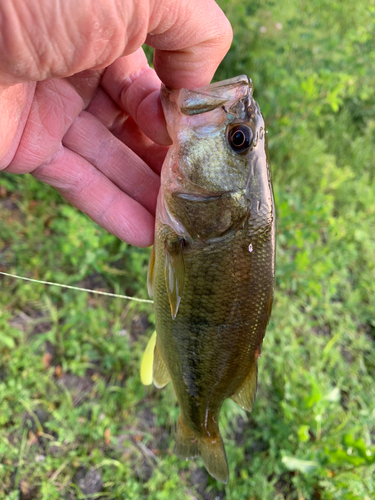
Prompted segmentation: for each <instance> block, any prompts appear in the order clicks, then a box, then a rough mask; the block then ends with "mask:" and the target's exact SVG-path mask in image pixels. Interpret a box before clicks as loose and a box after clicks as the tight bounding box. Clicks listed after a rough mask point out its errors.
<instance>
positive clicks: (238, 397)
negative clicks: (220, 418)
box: [231, 362, 258, 411]
mask: <svg viewBox="0 0 375 500" xmlns="http://www.w3.org/2000/svg"><path fill="white" fill-rule="evenodd" d="M257 382H258V363H257V362H255V363H254V364H253V366H252V368H251V370H250V372H249V374H248V376H247V377H246V379H245V381H244V383H243V384H242V385H241V387H240V388H239V389H238V391H237V392H236V393H235V394H233V396H231V397H232V399H233V401H234V402H235V403H237V404H238V405H239V406H241V408H243V409H244V410H247V411H251V410H252V408H253V404H254V400H255V394H256V392H257Z"/></svg>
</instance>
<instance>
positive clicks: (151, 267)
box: [147, 245, 155, 298]
mask: <svg viewBox="0 0 375 500" xmlns="http://www.w3.org/2000/svg"><path fill="white" fill-rule="evenodd" d="M154 272H155V245H154V246H153V247H152V250H151V254H150V260H149V261H148V269H147V290H148V296H149V297H150V298H151V297H152V296H153V295H154Z"/></svg>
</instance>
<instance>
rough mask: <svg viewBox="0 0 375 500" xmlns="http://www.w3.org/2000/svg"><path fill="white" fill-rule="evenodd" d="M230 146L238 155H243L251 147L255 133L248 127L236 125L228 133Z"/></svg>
mask: <svg viewBox="0 0 375 500" xmlns="http://www.w3.org/2000/svg"><path fill="white" fill-rule="evenodd" d="M227 137H228V143H229V146H230V147H231V148H232V149H233V151H234V152H236V153H243V152H244V151H246V150H247V149H249V147H250V146H251V143H252V141H253V131H252V130H251V128H250V127H247V126H246V125H234V126H232V127H231V128H229V130H228V132H227Z"/></svg>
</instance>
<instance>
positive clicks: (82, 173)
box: [0, 0, 232, 246]
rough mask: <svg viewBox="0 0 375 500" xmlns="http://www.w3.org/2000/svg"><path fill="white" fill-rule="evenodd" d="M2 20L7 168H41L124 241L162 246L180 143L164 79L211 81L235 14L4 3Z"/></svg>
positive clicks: (206, 4) (156, 3)
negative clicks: (166, 193)
mask: <svg viewBox="0 0 375 500" xmlns="http://www.w3.org/2000/svg"><path fill="white" fill-rule="evenodd" d="M0 26H1V30H0V171H5V172H11V173H15V174H21V173H31V174H32V175H34V176H35V177H36V178H37V179H39V180H41V181H43V182H46V183H48V184H51V185H52V186H55V187H56V188H57V189H58V191H59V192H60V193H61V194H62V195H63V196H64V197H65V198H66V199H67V200H69V201H70V202H71V203H72V204H73V205H75V206H76V207H77V208H79V209H80V210H82V211H83V212H85V213H86V214H88V215H89V216H90V217H91V218H92V219H93V220H94V221H96V222H97V223H98V224H100V225H101V226H103V227H104V228H106V229H107V230H108V231H110V232H112V233H113V234H115V235H116V236H118V237H119V238H121V239H123V240H125V241H127V242H129V243H131V244H133V245H138V246H149V245H151V244H152V242H153V234H154V213H155V208H156V198H157V193H158V190H159V173H160V169H161V165H162V162H163V159H164V157H165V154H166V151H167V149H168V148H167V146H168V144H170V139H169V136H168V133H167V130H166V126H165V121H164V117H163V113H162V109H161V104H160V97H159V90H160V80H161V81H163V82H164V83H165V84H166V85H167V86H169V87H172V88H181V87H188V88H194V87H199V86H201V85H206V84H208V83H209V82H210V81H211V78H212V76H213V74H214V72H215V70H216V68H217V66H218V65H219V63H220V61H221V59H222V58H223V57H224V55H225V53H226V52H227V50H228V48H229V45H230V42H231V39H232V32H231V28H230V25H229V21H228V20H227V19H226V17H225V16H224V14H223V13H222V11H221V10H220V8H219V7H218V6H217V4H216V3H215V2H214V0H174V1H173V0H107V1H106V2H103V1H102V0H79V1H77V0H64V1H63V0H53V1H51V0H28V1H27V2H25V1H24V0H2V1H1V2H0ZM143 43H147V45H150V46H151V47H153V48H154V49H155V53H154V66H155V70H156V72H155V71H154V70H153V69H151V68H150V67H149V66H148V64H147V60H146V57H145V55H144V53H143V50H142V49H141V46H142V44H143ZM159 78H160V79H159Z"/></svg>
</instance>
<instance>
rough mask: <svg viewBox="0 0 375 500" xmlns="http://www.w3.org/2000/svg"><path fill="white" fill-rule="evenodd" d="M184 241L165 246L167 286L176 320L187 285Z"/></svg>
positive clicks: (172, 313) (173, 317) (173, 316)
mask: <svg viewBox="0 0 375 500" xmlns="http://www.w3.org/2000/svg"><path fill="white" fill-rule="evenodd" d="M182 248H183V240H178V241H176V242H174V243H173V244H166V245H165V269H164V272H165V286H166V288H167V293H168V299H169V304H170V306H171V315H172V319H175V317H176V315H177V312H178V307H179V305H180V301H181V297H182V293H183V291H184V284H185V263H184V256H183V254H182Z"/></svg>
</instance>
